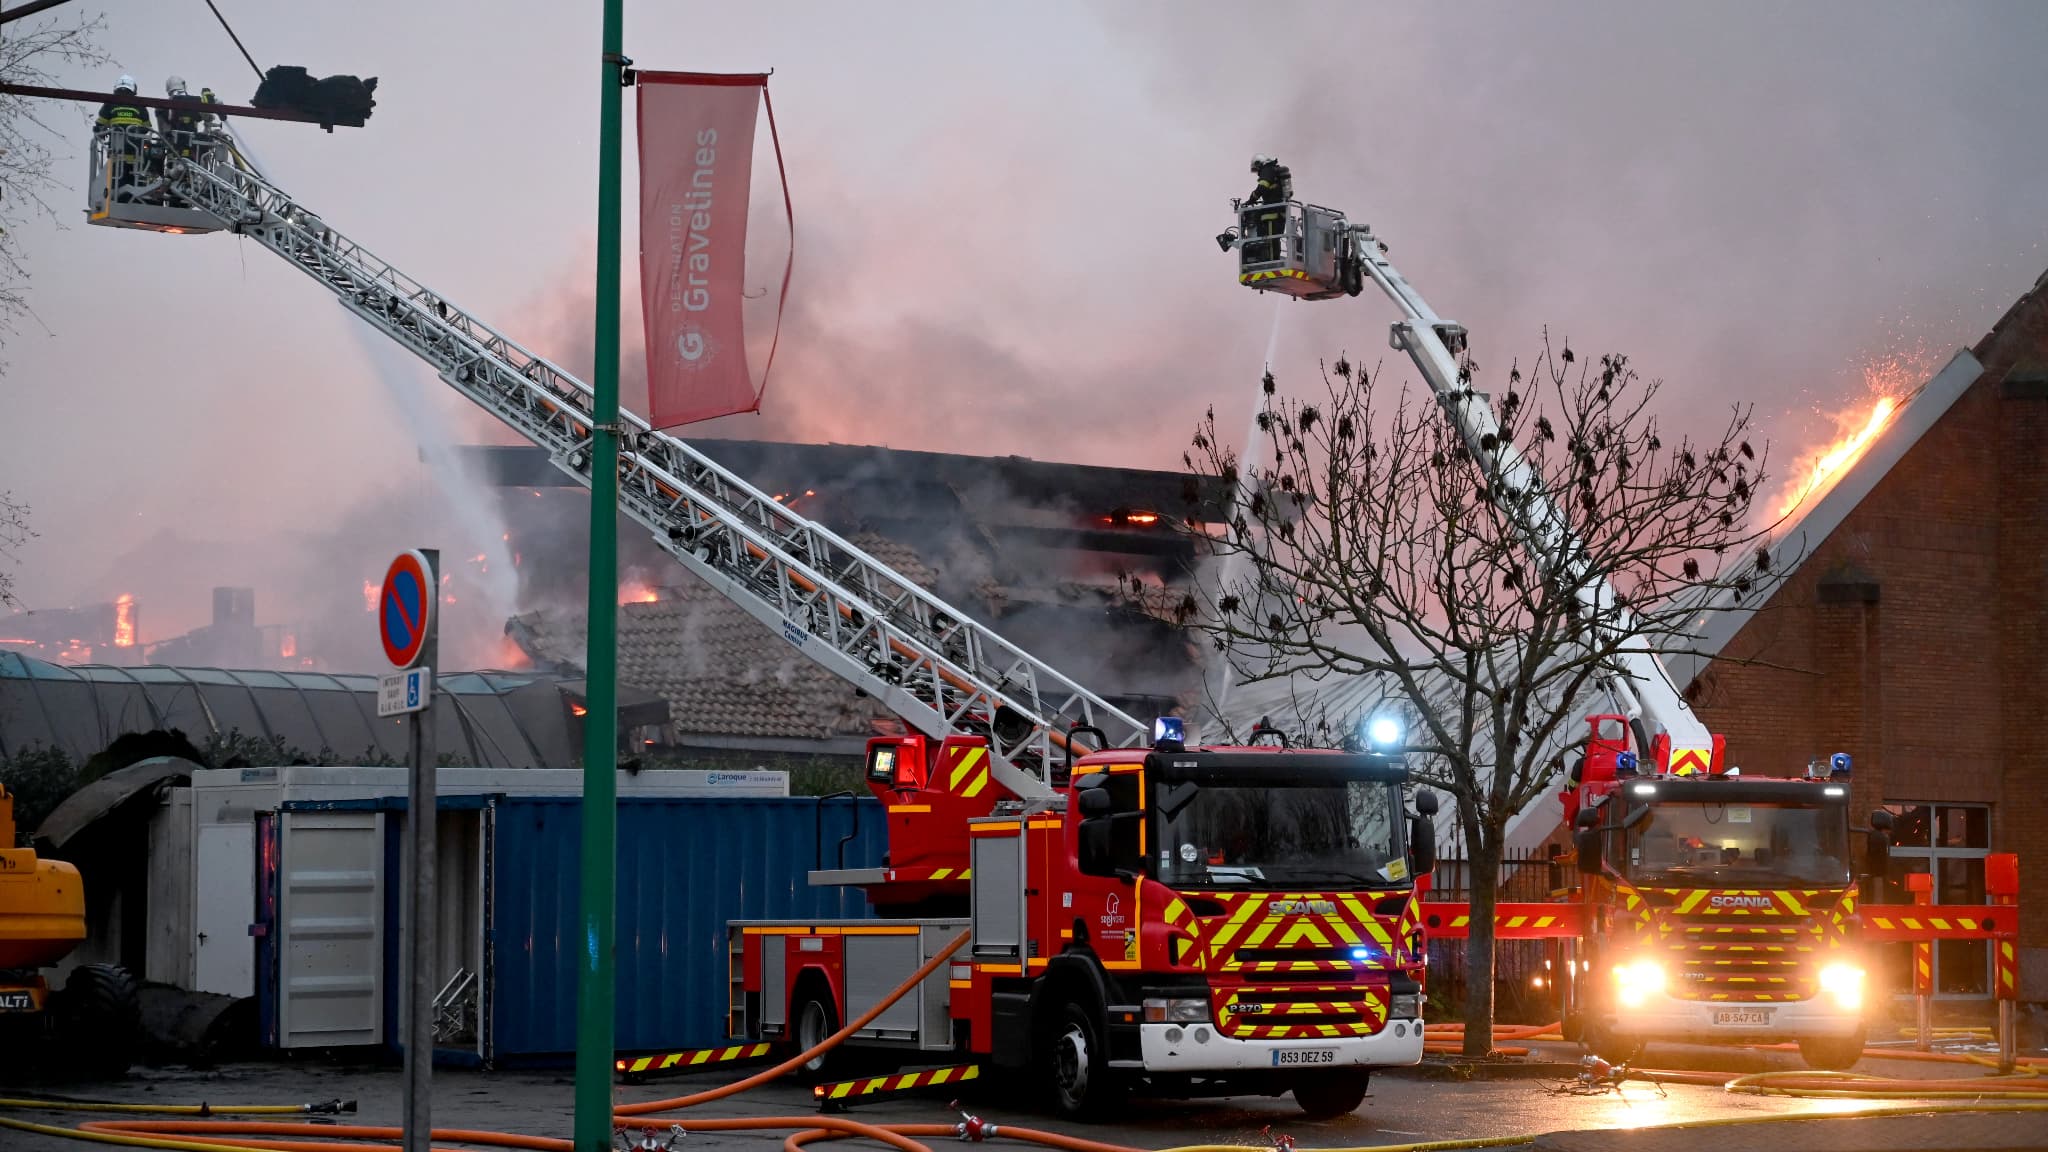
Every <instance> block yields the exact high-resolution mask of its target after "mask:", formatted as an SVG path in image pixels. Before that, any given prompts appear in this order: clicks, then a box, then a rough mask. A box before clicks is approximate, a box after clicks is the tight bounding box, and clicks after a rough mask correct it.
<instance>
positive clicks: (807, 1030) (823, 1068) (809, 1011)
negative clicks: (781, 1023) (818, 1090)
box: [791, 984, 842, 1084]
mask: <svg viewBox="0 0 2048 1152" xmlns="http://www.w3.org/2000/svg"><path fill="white" fill-rule="evenodd" d="M791 1018H792V1019H793V1020H794V1021H795V1026H794V1027H793V1028H792V1029H791V1031H792V1033H793V1034H794V1035H795V1037H796V1050H797V1051H798V1052H808V1051H810V1050H811V1049H812V1048H815V1047H817V1046H818V1045H819V1044H821V1043H823V1042H824V1040H825V1038H826V1037H827V1036H830V1035H832V1034H833V1033H834V1032H837V1031H839V1013H838V1011H837V1010H835V1009H834V1008H833V1007H832V1004H831V1002H830V1001H829V999H828V995H827V993H825V992H824V991H823V989H822V988H821V987H819V986H818V985H816V984H810V985H806V987H805V988H804V989H803V990H802V991H800V992H798V993H797V997H796V1011H795V1012H793V1013H792V1014H791ZM840 1056H841V1052H840V1050H839V1049H837V1048H833V1049H831V1050H830V1051H827V1052H822V1053H819V1054H818V1055H816V1056H813V1057H811V1058H810V1059H809V1060H806V1061H804V1062H803V1063H802V1064H799V1065H797V1068H796V1079H797V1082H798V1083H799V1084H816V1083H818V1082H819V1081H821V1080H830V1079H831V1078H832V1077H833V1074H834V1073H836V1072H837V1071H838V1070H839V1067H840V1065H841V1063H842V1061H841V1060H840Z"/></svg>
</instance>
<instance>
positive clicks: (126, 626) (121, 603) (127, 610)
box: [114, 592, 135, 648]
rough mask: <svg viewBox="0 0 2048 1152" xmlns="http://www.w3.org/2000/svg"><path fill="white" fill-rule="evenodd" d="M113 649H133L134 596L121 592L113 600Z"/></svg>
mask: <svg viewBox="0 0 2048 1152" xmlns="http://www.w3.org/2000/svg"><path fill="white" fill-rule="evenodd" d="M114 647H116V648H133V647H135V594H134V593H132V592H123V593H121V594H120V595H119V596H116V597H115V598H114Z"/></svg>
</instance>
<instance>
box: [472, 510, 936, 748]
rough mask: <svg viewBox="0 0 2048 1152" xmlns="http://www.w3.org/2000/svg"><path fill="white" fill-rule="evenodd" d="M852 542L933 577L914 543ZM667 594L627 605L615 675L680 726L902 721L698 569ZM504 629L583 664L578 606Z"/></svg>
mask: <svg viewBox="0 0 2048 1152" xmlns="http://www.w3.org/2000/svg"><path fill="white" fill-rule="evenodd" d="M851 543H852V544H853V545H854V546H855V547H857V548H860V549H861V550H862V551H864V552H866V553H868V554H869V555H870V556H873V557H875V558H876V559H878V560H881V561H882V562H883V563H885V564H887V565H889V566H890V567H891V568H893V569H894V570H895V571H897V572H899V573H901V574H903V575H904V576H906V577H908V578H910V579H912V580H915V581H917V582H918V583H919V584H921V585H923V586H925V587H927V588H929V587H931V585H932V582H933V580H934V573H933V572H932V570H931V569H930V568H929V567H928V566H926V565H925V564H923V563H922V562H921V561H919V560H918V558H917V556H916V555H915V554H914V553H913V552H911V551H910V549H908V548H906V547H904V546H902V545H899V544H897V543H895V542H893V541H891V540H888V539H886V538H885V537H882V536H878V535H874V534H872V533H864V534H862V535H859V536H856V537H854V538H853V540H852V541H851ZM661 597H662V598H661V599H659V600H654V601H650V602H647V603H639V604H625V605H621V606H620V608H619V648H618V652H619V663H618V676H619V681H620V682H621V683H625V684H631V685H634V686H635V687H638V688H643V689H646V690H647V691H649V692H654V693H657V694H659V695H661V696H662V697H663V698H665V699H666V700H667V701H668V703H669V719H670V722H671V723H672V724H674V726H675V728H676V730H677V731H678V732H682V733H687V734H690V735H698V736H718V737H749V738H756V739H760V738H768V739H802V740H830V739H834V738H840V737H866V736H871V735H874V734H875V733H876V732H877V731H880V730H883V728H888V727H893V725H894V724H895V723H896V721H895V719H894V717H892V716H891V715H890V714H889V713H888V711H887V710H886V709H884V708H883V707H881V705H879V704H878V703H876V702H875V701H874V700H873V699H872V698H871V697H866V696H862V695H860V694H859V693H858V692H856V691H855V690H854V688H853V686H852V685H851V684H848V683H847V682H846V681H844V680H842V679H840V678H839V677H838V676H835V675H833V674H832V673H830V672H828V671H826V670H825V668H824V667H823V666H822V665H820V664H818V663H817V662H816V661H813V660H810V659H807V658H805V657H804V656H802V655H801V654H800V653H798V652H797V651H796V650H795V649H793V648H791V647H790V646H789V644H788V643H787V642H786V641H784V640H783V639H782V638H781V637H780V636H778V635H776V634H775V633H772V632H770V631H769V630H768V629H766V628H764V627H762V626H761V622H760V621H759V620H756V619H754V617H752V616H751V615H749V614H748V613H747V611H746V610H745V609H743V608H741V607H740V606H739V605H737V604H735V603H733V602H732V601H730V600H728V599H726V598H725V597H724V596H722V595H720V594H718V593H717V592H714V591H713V590H712V589H711V588H709V587H708V586H706V585H705V584H704V583H703V582H702V581H701V580H698V579H697V578H696V577H694V576H690V575H688V574H687V573H678V575H677V578H676V582H675V583H673V584H671V585H669V586H667V587H664V588H663V589H662V590H661ZM507 632H508V633H509V634H510V635H512V636H513V638H514V639H515V640H517V641H518V643H519V644H520V646H521V647H522V648H524V649H525V650H526V651H527V652H528V654H529V655H531V656H532V657H533V658H534V659H535V660H536V661H537V662H542V663H547V664H553V665H556V666H559V667H563V668H581V667H582V665H583V659H584V650H585V644H586V638H587V634H588V629H587V627H586V624H585V617H584V615H583V614H582V613H580V612H550V611H536V612H528V613H524V614H522V615H520V616H517V617H514V618H513V620H512V622H511V623H510V624H509V625H508V626H507Z"/></svg>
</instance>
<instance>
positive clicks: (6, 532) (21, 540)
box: [0, 492, 35, 608]
mask: <svg viewBox="0 0 2048 1152" xmlns="http://www.w3.org/2000/svg"><path fill="white" fill-rule="evenodd" d="M33 536H35V533H34V532H32V531H30V530H29V526H28V505H26V504H23V503H20V502H18V501H16V500H15V499H14V494H13V493H12V492H0V608H12V607H14V606H15V599H14V572H13V571H12V569H13V567H14V563H15V555H14V550H15V549H16V548H19V547H21V546H22V545H23V544H25V543H27V542H28V541H29V539H30V538H32V537H33Z"/></svg>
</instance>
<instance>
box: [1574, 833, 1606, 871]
mask: <svg viewBox="0 0 2048 1152" xmlns="http://www.w3.org/2000/svg"><path fill="white" fill-rule="evenodd" d="M1572 839H1573V841H1574V842H1575V843H1576V844H1577V846H1578V849H1579V871H1580V872H1582V873H1584V874H1586V875H1588V876H1591V875H1595V874H1597V873H1598V872H1599V871H1600V870H1601V868H1602V867H1604V866H1605V864H1606V859H1605V857H1604V856H1603V855H1602V853H1601V851H1600V830H1599V829H1597V828H1581V829H1579V831H1578V833H1577V834H1576V835H1574V836H1573V838H1572Z"/></svg>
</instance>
